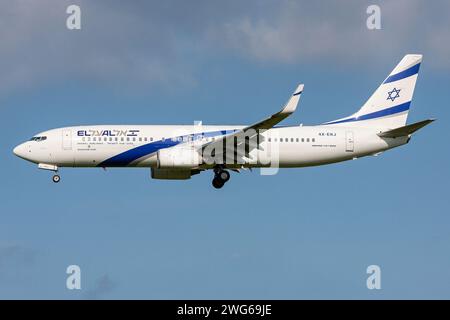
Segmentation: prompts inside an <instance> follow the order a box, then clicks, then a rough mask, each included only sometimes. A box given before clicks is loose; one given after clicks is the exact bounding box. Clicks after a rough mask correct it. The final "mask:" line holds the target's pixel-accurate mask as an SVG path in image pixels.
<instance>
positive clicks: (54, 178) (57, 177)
mask: <svg viewBox="0 0 450 320" xmlns="http://www.w3.org/2000/svg"><path fill="white" fill-rule="evenodd" d="M52 180H53V182H54V183H58V182H59V181H60V180H61V177H60V176H58V175H57V174H55V175H54V176H53V178H52Z"/></svg>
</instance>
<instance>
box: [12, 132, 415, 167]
mask: <svg viewBox="0 0 450 320" xmlns="http://www.w3.org/2000/svg"><path fill="white" fill-rule="evenodd" d="M244 127H245V126H209V125H208V126H207V125H184V126H183V125H175V126H171V125H162V126H161V125H136V126H132V125H97V126H77V127H66V128H59V129H53V130H49V131H45V132H42V133H40V134H38V135H36V136H37V137H45V139H42V140H41V141H36V140H30V141H27V142H25V143H22V144H21V145H19V146H17V147H16V148H15V149H14V153H15V154H16V155H18V156H19V157H21V158H24V159H26V160H29V161H31V162H34V163H38V164H48V165H54V166H57V167H147V168H148V167H150V168H155V167H157V166H158V159H157V153H158V151H159V150H162V149H166V148H170V147H179V146H183V145H195V144H196V143H205V142H207V141H212V140H213V139H217V138H219V137H221V136H223V135H225V134H228V133H230V132H233V131H235V130H238V129H242V128H244ZM379 132H380V131H379V130H377V129H375V128H364V127H343V126H332V125H318V126H287V127H275V128H272V129H270V130H267V131H265V132H263V133H261V135H262V137H263V139H262V140H263V142H262V144H261V145H262V148H260V149H259V150H256V149H255V150H253V151H251V156H252V158H253V161H249V162H246V163H243V164H238V165H233V164H230V165H227V167H230V168H232V167H265V166H274V161H277V162H278V163H276V165H275V166H277V167H280V168H283V167H284V168H288V167H305V166H315V165H322V164H328V163H334V162H339V161H344V160H350V159H354V158H357V157H362V156H366V155H373V154H377V153H379V152H382V151H385V150H387V149H390V148H393V147H397V146H399V145H403V144H405V143H407V142H408V137H399V138H396V139H393V138H380V137H379V136H378V135H377V133H379ZM38 140H39V139H38ZM198 168H200V169H201V168H205V169H206V168H210V166H208V165H207V164H200V165H199V166H198ZM174 169H176V168H174Z"/></svg>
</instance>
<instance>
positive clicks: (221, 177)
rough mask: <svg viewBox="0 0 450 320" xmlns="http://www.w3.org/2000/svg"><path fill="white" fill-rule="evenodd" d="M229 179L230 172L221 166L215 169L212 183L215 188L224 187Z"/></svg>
mask: <svg viewBox="0 0 450 320" xmlns="http://www.w3.org/2000/svg"><path fill="white" fill-rule="evenodd" d="M228 180H230V173H229V172H228V171H227V170H224V169H222V168H220V167H218V168H215V169H214V179H213V181H212V185H213V187H214V188H216V189H220V188H222V187H223V185H224V184H225V182H227V181H228Z"/></svg>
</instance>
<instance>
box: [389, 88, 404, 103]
mask: <svg viewBox="0 0 450 320" xmlns="http://www.w3.org/2000/svg"><path fill="white" fill-rule="evenodd" d="M400 90H401V89H396V88H394V89H392V91H388V97H387V99H386V100H391V101H394V100H395V99H397V98H400V95H399V93H400Z"/></svg>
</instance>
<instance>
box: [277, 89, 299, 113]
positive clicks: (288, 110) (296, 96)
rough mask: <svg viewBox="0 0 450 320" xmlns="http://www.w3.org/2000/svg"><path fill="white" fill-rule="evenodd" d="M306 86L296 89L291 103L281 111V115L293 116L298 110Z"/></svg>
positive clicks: (290, 100)
mask: <svg viewBox="0 0 450 320" xmlns="http://www.w3.org/2000/svg"><path fill="white" fill-rule="evenodd" d="M303 87H304V84H299V85H298V87H297V89H295V91H294V93H293V94H292V96H291V98H290V99H289V101H288V102H287V103H286V105H285V106H284V108H283V110H281V111H280V113H281V114H288V115H289V114H291V113H293V112H294V111H295V109H297V105H298V102H299V100H300V96H301V95H302V92H303Z"/></svg>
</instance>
